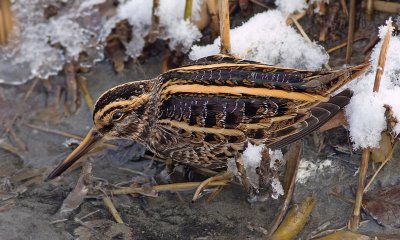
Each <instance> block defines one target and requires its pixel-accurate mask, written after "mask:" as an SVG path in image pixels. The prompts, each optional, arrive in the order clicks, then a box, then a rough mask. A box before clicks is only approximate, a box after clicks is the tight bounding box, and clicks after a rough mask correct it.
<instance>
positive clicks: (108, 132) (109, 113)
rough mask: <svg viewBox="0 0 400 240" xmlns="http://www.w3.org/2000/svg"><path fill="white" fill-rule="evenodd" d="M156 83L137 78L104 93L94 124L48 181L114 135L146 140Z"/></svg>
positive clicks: (97, 104)
mask: <svg viewBox="0 0 400 240" xmlns="http://www.w3.org/2000/svg"><path fill="white" fill-rule="evenodd" d="M153 85H154V84H153V82H152V81H151V80H145V81H136V82H130V83H126V84H122V85H119V86H116V87H114V88H111V89H110V90H108V91H106V92H105V93H103V94H102V95H101V96H100V97H99V99H98V100H97V102H96V104H95V107H94V110H93V123H94V127H93V128H92V129H91V130H90V131H89V133H88V134H87V135H86V137H85V138H84V139H83V141H82V143H81V144H80V145H79V146H78V147H77V148H76V149H75V150H74V151H73V152H72V153H71V154H70V155H69V156H68V157H67V158H65V159H64V161H62V162H61V163H60V164H59V165H58V166H57V167H56V168H55V169H54V170H53V171H52V172H51V173H50V174H49V176H48V177H47V180H51V179H54V178H56V177H57V176H59V175H61V174H62V173H63V172H64V171H65V170H67V169H68V168H69V167H70V166H71V165H72V164H73V163H74V162H76V161H77V160H78V159H79V158H80V157H82V156H83V155H84V154H85V153H87V152H89V151H90V150H91V149H93V148H94V147H95V146H96V145H97V144H98V143H99V142H101V141H104V140H107V139H113V138H126V139H131V140H138V141H139V142H143V141H145V139H144V138H145V137H146V136H145V134H146V130H147V129H148V127H149V126H148V125H149V124H148V118H147V116H146V114H145V111H146V109H148V108H149V106H148V103H149V101H150V98H151V96H152V89H153Z"/></svg>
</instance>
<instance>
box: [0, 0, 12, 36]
mask: <svg viewBox="0 0 400 240" xmlns="http://www.w3.org/2000/svg"><path fill="white" fill-rule="evenodd" d="M12 27H13V16H12V12H11V2H10V1H9V0H1V1H0V44H6V43H7V39H8V35H9V33H10V32H11V30H12Z"/></svg>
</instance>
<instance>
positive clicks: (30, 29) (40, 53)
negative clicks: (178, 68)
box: [0, 0, 203, 84]
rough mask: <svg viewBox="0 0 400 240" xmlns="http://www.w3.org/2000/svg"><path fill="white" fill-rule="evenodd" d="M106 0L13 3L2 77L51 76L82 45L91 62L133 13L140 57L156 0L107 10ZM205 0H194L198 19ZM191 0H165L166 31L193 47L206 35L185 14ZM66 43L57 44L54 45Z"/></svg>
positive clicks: (14, 80)
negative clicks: (50, 12)
mask: <svg viewBox="0 0 400 240" xmlns="http://www.w3.org/2000/svg"><path fill="white" fill-rule="evenodd" d="M104 2H105V0H89V1H84V0H74V1H66V2H63V3H61V2H60V1H57V0H21V1H15V2H14V3H13V5H12V8H13V11H14V13H15V19H16V22H17V23H16V27H15V28H14V30H13V32H12V33H11V38H10V43H9V44H8V45H6V46H2V47H0V83H8V84H21V83H23V82H25V81H27V80H29V79H31V78H33V77H40V78H48V77H49V76H51V75H55V74H57V73H58V72H59V71H60V70H61V69H62V67H63V65H64V64H65V62H67V61H72V60H76V59H77V58H78V56H79V53H80V52H81V51H85V52H86V53H88V55H89V58H90V59H89V61H87V62H85V63H83V64H84V65H85V66H87V65H91V64H93V63H94V62H96V61H99V60H101V59H103V44H104V42H105V38H106V37H107V35H109V34H110V32H111V30H112V29H113V28H114V27H115V24H116V23H117V22H119V21H121V20H124V19H127V20H128V21H129V23H130V25H131V26H132V33H133V34H132V35H133V36H132V40H131V41H130V42H129V43H127V45H126V48H127V54H128V55H129V56H131V57H133V58H136V57H138V56H139V55H140V54H141V52H142V49H143V47H144V45H145V40H144V38H145V37H146V36H147V35H148V34H149V32H150V30H151V26H152V8H153V1H150V0H127V1H122V0H121V1H120V4H119V5H118V8H117V9H116V11H115V13H111V14H104V13H101V12H99V9H98V8H97V6H98V5H99V4H102V3H104ZM202 3H203V0H195V1H194V2H193V7H192V9H193V14H192V16H193V19H198V18H199V11H200V6H201V4H202ZM48 5H54V6H56V7H57V9H58V13H57V15H56V16H53V17H51V18H50V19H46V18H45V17H44V14H43V12H44V9H45V7H46V6H48ZM184 8H185V1H184V0H179V1H170V0H161V2H160V8H159V9H158V11H157V12H158V13H157V14H158V15H159V16H160V37H161V38H164V39H167V40H169V45H170V47H171V48H172V49H175V48H179V49H180V50H181V51H187V50H189V49H190V47H191V46H192V44H193V42H194V41H195V40H197V39H199V38H200V37H201V34H200V31H199V30H198V29H197V27H196V26H194V25H193V24H192V23H190V22H189V21H185V20H183V15H184ZM57 44H59V45H61V48H56V47H54V45H57Z"/></svg>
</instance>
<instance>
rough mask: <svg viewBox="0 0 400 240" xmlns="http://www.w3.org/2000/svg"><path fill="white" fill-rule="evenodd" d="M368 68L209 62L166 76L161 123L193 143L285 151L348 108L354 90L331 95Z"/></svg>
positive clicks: (221, 58) (162, 79)
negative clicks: (325, 68) (262, 146)
mask: <svg viewBox="0 0 400 240" xmlns="http://www.w3.org/2000/svg"><path fill="white" fill-rule="evenodd" d="M217 60H218V61H217ZM365 66H366V65H362V66H358V67H352V68H347V69H343V70H338V71H306V70H297V69H289V68H281V67H276V66H270V65H265V64H259V63H255V62H249V61H243V60H236V59H234V58H231V57H224V56H220V55H218V56H216V57H215V56H214V57H208V58H207V59H202V60H199V61H198V62H197V64H194V65H193V64H192V65H188V66H184V67H181V68H177V69H174V70H171V71H169V72H167V73H165V74H163V75H161V76H160V82H161V85H160V88H159V92H158V96H160V99H159V104H158V106H159V108H158V109H157V111H158V116H159V117H158V124H159V125H160V126H161V127H162V126H164V127H165V128H168V129H174V131H175V132H176V134H180V135H184V136H187V139H190V140H191V141H192V140H193V141H206V142H210V143H213V142H216V143H221V142H228V143H239V142H243V141H245V140H251V141H255V142H258V143H265V144H266V145H268V146H270V147H272V148H279V147H282V146H284V145H286V144H288V143H290V142H293V141H295V140H297V139H299V138H301V137H303V136H304V135H306V134H308V133H309V132H311V131H313V130H315V129H316V128H318V127H319V126H321V125H322V124H323V123H324V122H326V121H327V120H328V119H329V118H331V117H332V116H333V115H334V114H335V113H337V111H339V110H340V109H341V108H342V107H343V106H345V105H346V104H347V103H348V100H349V98H350V96H351V91H349V90H346V91H344V92H342V94H340V95H338V96H337V97H334V98H330V97H329V93H330V92H332V91H333V90H336V89H338V88H339V87H341V86H342V85H343V84H344V83H346V82H348V81H350V80H351V79H352V77H354V76H355V75H357V74H359V72H360V71H362V69H364V68H365Z"/></svg>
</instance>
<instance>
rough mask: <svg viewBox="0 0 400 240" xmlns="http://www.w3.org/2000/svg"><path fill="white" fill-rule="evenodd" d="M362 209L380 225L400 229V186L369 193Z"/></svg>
mask: <svg viewBox="0 0 400 240" xmlns="http://www.w3.org/2000/svg"><path fill="white" fill-rule="evenodd" d="M362 207H363V209H364V211H365V212H367V213H368V214H369V215H371V216H372V218H373V219H375V220H376V221H377V222H378V223H379V224H381V225H384V226H392V227H397V228H398V227H400V218H399V216H400V185H396V186H391V187H386V188H382V189H378V190H376V191H374V192H370V193H368V194H367V195H365V196H364V199H363V203H362Z"/></svg>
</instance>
